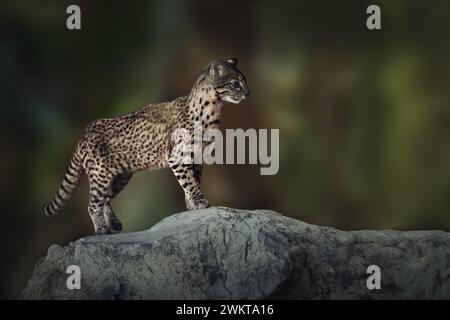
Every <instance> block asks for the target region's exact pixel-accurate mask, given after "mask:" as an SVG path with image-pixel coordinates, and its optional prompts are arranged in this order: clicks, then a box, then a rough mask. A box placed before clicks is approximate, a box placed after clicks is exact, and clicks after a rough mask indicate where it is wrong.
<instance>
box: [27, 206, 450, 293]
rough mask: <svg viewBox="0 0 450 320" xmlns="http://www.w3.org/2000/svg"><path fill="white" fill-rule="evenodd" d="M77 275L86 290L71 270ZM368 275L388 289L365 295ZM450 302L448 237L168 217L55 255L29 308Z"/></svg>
mask: <svg viewBox="0 0 450 320" xmlns="http://www.w3.org/2000/svg"><path fill="white" fill-rule="evenodd" d="M69 265H78V266H79V267H80V270H81V289H80V290H69V289H68V288H67V285H66V281H67V278H68V277H69V274H67V273H66V272H65V271H66V268H67V266H69ZM369 265H378V266H379V267H380V269H381V289H379V290H377V289H374V290H369V289H368V288H367V284H366V281H367V278H368V277H369V276H370V274H367V273H366V269H367V267H368V266H369ZM265 298H269V299H450V233H447V232H442V231H409V232H402V231H368V230H364V231H339V230H336V229H333V228H328V227H320V226H315V225H310V224H306V223H304V222H301V221H298V220H295V219H292V218H289V217H286V216H283V215H281V214H279V213H277V212H274V211H270V210H252V211H249V210H238V209H231V208H224V207H212V208H208V209H202V210H195V211H186V212H181V213H177V214H174V215H172V216H169V217H167V218H165V219H164V220H162V221H161V222H159V223H158V224H156V225H155V226H153V227H152V228H151V229H149V230H146V231H141V232H133V233H120V234H114V235H99V236H90V237H85V238H81V239H79V240H77V241H75V242H73V243H69V244H68V245H66V246H60V245H52V246H51V247H50V248H49V249H48V254H47V256H46V257H45V258H43V259H41V260H40V261H39V262H38V263H37V265H36V267H35V270H34V272H33V275H32V277H31V279H30V280H29V282H28V285H27V286H26V288H25V289H24V291H23V292H22V299H265Z"/></svg>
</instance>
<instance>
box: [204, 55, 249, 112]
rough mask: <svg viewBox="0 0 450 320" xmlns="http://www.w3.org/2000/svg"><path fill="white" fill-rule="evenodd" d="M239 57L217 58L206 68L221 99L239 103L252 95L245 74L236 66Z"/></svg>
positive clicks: (210, 80)
mask: <svg viewBox="0 0 450 320" xmlns="http://www.w3.org/2000/svg"><path fill="white" fill-rule="evenodd" d="M237 63H238V59H237V58H231V59H228V60H216V61H214V62H211V63H210V64H209V65H208V67H207V68H206V73H207V77H208V78H209V82H210V83H211V85H212V87H213V89H214V90H215V91H216V93H217V96H218V97H219V99H220V100H222V101H226V102H231V103H239V102H241V101H242V100H244V99H245V98H246V97H248V96H249V95H250V90H249V89H248V87H247V80H246V79H245V76H244V74H243V73H242V72H241V71H240V70H239V69H238V68H236V65H237Z"/></svg>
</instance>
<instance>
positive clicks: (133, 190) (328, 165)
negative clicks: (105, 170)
mask: <svg viewBox="0 0 450 320" xmlns="http://www.w3.org/2000/svg"><path fill="white" fill-rule="evenodd" d="M69 4H78V5H79V6H80V7H81V11H82V30H80V31H69V30H67V29H66V18H67V14H66V13H65V12H66V7H67V6H68V5H69ZM369 4H378V5H380V7H381V10H382V30H381V31H369V30H367V28H366V18H367V14H366V8H367V6H368V5H369ZM0 6H1V9H2V10H0V35H1V37H0V70H1V78H0V79H1V85H0V92H1V117H0V121H1V129H0V130H1V131H0V132H1V134H0V143H1V150H2V155H1V157H0V170H1V176H2V180H3V183H2V184H1V185H0V188H1V195H2V199H3V201H2V203H3V208H2V232H1V242H0V243H1V253H2V257H1V265H0V275H1V276H0V296H1V297H2V298H17V297H18V296H19V293H20V291H21V289H23V287H24V286H25V283H26V281H27V279H28V278H29V277H30V276H31V272H32V270H33V267H34V264H35V263H36V262H37V260H38V259H39V258H40V257H42V256H44V255H45V254H46V250H47V248H48V247H49V245H51V244H53V243H58V244H66V243H68V242H69V241H74V240H76V239H77V238H79V237H81V236H86V235H89V234H92V233H93V228H92V225H91V221H90V218H89V215H88V214H87V211H86V208H87V194H88V190H87V187H88V186H87V181H86V179H84V180H83V182H82V184H81V187H80V189H79V190H78V192H77V195H76V197H75V199H74V201H73V202H72V203H71V205H70V206H69V207H68V208H67V209H66V210H65V211H64V212H63V213H62V214H61V215H59V216H56V217H55V218H52V219H46V218H45V217H43V215H42V214H41V206H42V204H43V203H44V202H46V201H49V200H50V199H51V197H52V196H53V194H54V192H55V191H56V188H57V187H58V185H59V183H60V182H61V179H62V177H63V173H64V171H65V169H66V166H67V164H68V159H69V157H70V154H71V152H72V148H73V146H74V144H75V142H76V141H77V139H78V138H79V137H80V134H81V131H82V130H83V128H84V127H85V126H86V125H87V124H88V123H89V122H90V121H92V120H94V119H96V118H100V117H109V116H115V115H119V114H123V113H127V112H130V111H133V110H135V109H137V108H138V107H141V106H144V105H147V104H149V103H152V102H159V101H166V100H172V99H173V98H175V97H177V96H180V95H185V94H187V93H188V92H189V90H190V88H191V86H192V84H193V81H194V80H195V78H196V75H197V74H198V73H199V72H200V70H201V69H202V68H203V67H204V66H205V65H207V64H208V63H209V62H210V61H212V60H215V59H217V58H229V57H238V58H239V59H240V63H239V67H240V69H241V70H242V71H243V72H244V73H245V74H246V76H247V79H248V85H249V88H250V90H251V92H252V95H251V97H250V98H249V99H247V100H246V101H245V102H243V103H242V104H240V105H227V106H226V107H225V109H224V119H223V122H222V123H223V127H225V128H244V129H245V128H279V129H280V170H279V173H278V175H275V176H260V175H259V167H258V166H254V165H253V166H244V165H222V166H220V165H215V166H210V167H207V168H206V170H205V172H204V179H203V183H202V185H203V190H204V193H205V194H206V196H207V198H208V199H209V201H210V203H211V204H212V205H223V206H230V207H236V208H246V209H254V208H267V209H273V210H277V211H280V212H282V213H284V214H285V215H288V216H291V217H294V218H297V219H301V220H304V221H306V222H309V223H315V224H321V225H328V226H334V227H338V228H342V229H361V228H362V229H369V228H370V229H380V228H383V229H384V228H396V229H402V230H409V229H442V230H447V231H450V106H449V101H450V59H449V57H450V50H449V49H450V19H449V16H448V14H449V12H450V2H449V1H421V2H419V1H406V0H400V1H349V0H340V1H322V0H319V1H318V0H314V1H282V0H279V1H268V0H263V1H261V0H259V1H245V2H230V1H181V0H160V1H61V0H53V1H12V0H11V1H2V4H1V5H0ZM113 206H114V208H115V211H116V213H117V215H118V216H119V218H120V219H121V220H122V222H123V223H124V227H125V231H133V230H143V229H146V228H149V227H151V226H152V225H153V224H155V223H156V222H158V221H159V220H161V219H162V218H164V217H166V216H168V215H170V214H173V213H175V212H177V211H181V210H183V209H184V198H183V193H182V191H181V189H180V188H179V186H178V184H177V182H176V181H175V179H174V178H173V177H172V175H171V173H170V172H169V171H168V170H162V171H156V172H152V173H140V174H136V175H135V176H134V178H133V179H132V181H131V182H130V184H129V186H128V187H127V188H126V189H125V190H124V191H123V192H122V193H121V194H120V195H119V196H118V197H117V199H116V200H115V201H114V203H113Z"/></svg>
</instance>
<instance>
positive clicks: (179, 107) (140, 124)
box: [43, 58, 250, 234]
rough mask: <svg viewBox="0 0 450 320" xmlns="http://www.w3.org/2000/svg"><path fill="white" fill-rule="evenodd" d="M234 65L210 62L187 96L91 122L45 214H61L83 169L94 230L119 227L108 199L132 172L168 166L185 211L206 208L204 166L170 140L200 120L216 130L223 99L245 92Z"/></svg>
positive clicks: (232, 61)
mask: <svg viewBox="0 0 450 320" xmlns="http://www.w3.org/2000/svg"><path fill="white" fill-rule="evenodd" d="M237 63H238V60H237V59H236V58H232V59H229V60H216V61H213V62H211V63H210V64H209V65H208V66H207V67H206V68H205V69H204V70H203V72H201V74H200V76H199V77H198V78H197V80H196V81H195V84H194V86H193V87H192V90H191V92H190V93H189V95H187V96H183V97H179V98H176V99H175V100H173V101H170V102H162V103H158V104H151V105H148V106H146V107H143V108H141V109H139V110H137V111H134V112H131V113H128V114H125V115H122V116H118V117H114V118H105V119H99V120H96V121H94V122H92V123H90V124H89V125H88V126H87V128H86V129H85V130H84V134H83V136H82V138H81V139H80V140H79V141H78V143H77V144H76V147H75V150H74V152H73V155H72V158H71V160H70V163H69V167H68V169H67V171H66V173H65V176H64V179H63V181H62V183H61V185H60V187H59V189H58V190H57V192H56V194H55V196H54V197H53V199H52V201H51V202H49V203H48V204H46V205H44V206H43V211H44V213H45V214H46V215H47V216H53V215H55V214H57V213H58V212H60V211H61V209H62V208H63V207H64V206H65V205H67V203H68V202H69V201H70V200H71V198H72V197H73V195H74V194H75V190H76V188H77V186H78V184H79V182H80V180H81V177H82V175H83V174H84V173H85V174H86V175H87V177H88V180H89V206H88V212H89V215H90V217H91V219H92V222H93V224H94V227H95V233H97V234H105V233H113V232H118V231H121V230H122V224H121V222H120V221H119V219H118V218H117V217H116V215H115V214H114V212H113V210H112V208H111V200H112V199H113V198H114V197H115V196H116V195H117V194H118V193H119V192H120V191H122V190H123V188H124V187H125V186H126V185H127V183H128V181H129V180H130V178H131V177H132V175H133V174H134V173H135V172H137V171H141V170H155V169H159V168H166V167H170V169H171V170H172V172H173V173H174V175H175V177H176V179H177V180H178V182H179V184H180V186H181V187H182V189H183V191H184V194H185V201H186V207H187V208H188V209H199V208H206V207H208V201H207V200H206V199H205V197H204V196H203V193H202V192H201V190H200V178H201V174H202V165H201V164H185V163H181V162H180V157H179V154H177V152H179V151H178V150H183V148H184V147H185V146H183V143H185V142H184V141H186V140H184V139H183V140H175V141H174V140H173V139H172V133H173V132H174V131H175V130H177V129H183V130H187V132H188V133H189V135H193V132H194V123H201V125H202V130H203V132H204V131H205V130H207V129H213V128H218V127H219V125H220V119H221V110H222V107H223V104H224V102H231V103H236V104H237V103H240V102H241V101H242V100H244V99H245V98H246V97H248V96H249V93H250V92H249V89H248V87H247V82H246V78H245V76H244V75H243V73H242V72H241V71H239V70H238V69H237V67H236V65H237Z"/></svg>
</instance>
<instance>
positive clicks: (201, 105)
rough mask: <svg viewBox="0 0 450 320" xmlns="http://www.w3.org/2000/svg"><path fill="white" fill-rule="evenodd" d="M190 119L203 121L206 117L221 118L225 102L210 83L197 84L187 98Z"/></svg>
mask: <svg viewBox="0 0 450 320" xmlns="http://www.w3.org/2000/svg"><path fill="white" fill-rule="evenodd" d="M187 106H188V112H189V118H192V120H197V121H198V120H202V119H203V118H204V117H205V115H210V116H212V115H214V117H220V113H221V110H222V107H223V101H221V100H220V98H219V97H218V95H217V92H216V91H215V90H214V88H213V87H212V86H211V85H210V84H208V83H201V82H200V83H198V81H197V83H196V85H195V86H194V87H193V88H192V90H191V93H190V94H189V96H188V98H187Z"/></svg>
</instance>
